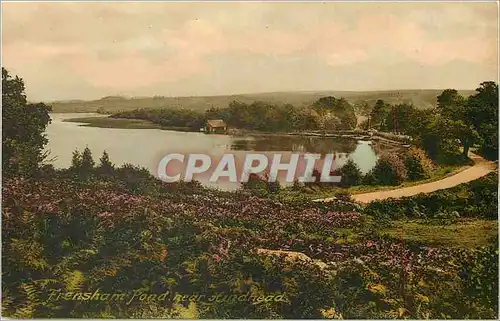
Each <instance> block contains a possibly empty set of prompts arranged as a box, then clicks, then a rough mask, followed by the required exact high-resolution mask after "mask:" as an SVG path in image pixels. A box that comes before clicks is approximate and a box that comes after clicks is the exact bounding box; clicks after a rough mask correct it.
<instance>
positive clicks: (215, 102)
mask: <svg viewBox="0 0 500 321" xmlns="http://www.w3.org/2000/svg"><path fill="white" fill-rule="evenodd" d="M442 91H443V90H437V89H423V90H391V91H303V92H302V91H298V92H271V93H257V94H241V95H224V96H193V97H162V96H155V97H140V98H128V97H121V96H108V97H103V98H102V99H99V100H92V101H80V100H72V101H57V102H52V103H50V105H51V106H52V110H53V112H56V113H65V112H66V113H82V112H96V111H98V110H100V111H104V112H110V113H114V112H117V111H125V110H132V109H136V108H186V109H193V110H199V111H205V110H206V109H208V108H210V107H226V106H227V105H228V104H229V102H231V101H232V100H238V101H241V102H244V103H252V102H254V101H267V102H271V103H277V104H292V105H296V106H301V105H309V104H311V103H312V102H314V101H315V100H317V99H319V98H321V97H325V96H335V97H336V98H340V97H344V98H346V99H347V100H348V101H349V102H350V103H351V104H353V105H355V106H359V105H361V104H363V103H364V102H366V103H368V104H369V105H370V106H371V105H373V104H375V101H376V100H377V99H382V100H384V101H386V102H388V103H391V104H395V103H403V102H404V103H413V104H414V105H415V106H416V107H417V108H421V109H426V108H431V107H432V106H435V105H436V97H437V96H438V95H439V94H440V93H441V92H442ZM459 92H460V93H461V94H462V95H464V96H469V95H471V94H473V93H474V91H473V90H461V91H459Z"/></svg>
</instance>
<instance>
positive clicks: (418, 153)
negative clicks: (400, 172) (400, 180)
mask: <svg viewBox="0 0 500 321" xmlns="http://www.w3.org/2000/svg"><path fill="white" fill-rule="evenodd" d="M404 162H405V167H406V171H407V173H408V179H409V180H420V179H425V178H429V177H430V172H431V170H432V168H433V164H432V161H431V160H430V159H429V158H428V157H427V155H426V154H425V152H424V151H423V150H422V149H420V148H417V147H412V148H410V149H409V150H408V152H407V153H406V155H405V158H404Z"/></svg>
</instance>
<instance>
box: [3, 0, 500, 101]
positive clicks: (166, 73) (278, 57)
mask: <svg viewBox="0 0 500 321" xmlns="http://www.w3.org/2000/svg"><path fill="white" fill-rule="evenodd" d="M493 5H496V4H494V3H492V4H484V3H479V4H475V3H457V4H452V3H446V4H445V3H440V4H436V3H405V4H403V3H377V4H368V3H366V4H362V5H361V4H355V3H353V4H348V3H287V4H282V3H5V4H3V16H2V19H3V51H2V56H3V63H4V65H5V66H7V67H8V68H10V69H12V70H13V71H15V72H18V73H20V74H21V76H23V77H24V78H25V79H27V80H30V84H31V85H32V86H41V84H39V82H40V81H42V80H41V77H40V75H38V74H37V72H39V70H44V71H46V74H45V77H47V78H49V77H51V72H50V69H48V66H52V67H53V68H55V69H58V70H64V74H65V75H66V76H67V77H69V78H71V77H74V78H75V80H71V81H69V83H72V84H74V85H75V86H76V84H82V83H85V84H87V85H88V86H90V87H93V88H95V91H94V92H95V93H96V94H98V93H99V94H100V93H102V92H103V91H104V92H106V91H113V92H117V91H120V92H138V90H139V92H149V91H150V89H151V88H158V86H157V85H158V84H163V86H164V87H163V88H165V89H167V88H179V86H177V85H176V84H180V83H185V85H186V86H188V87H186V88H182V89H181V88H179V89H178V91H179V92H190V93H192V94H197V93H199V92H200V89H199V88H197V87H196V86H191V85H189V84H188V83H189V82H185V81H184V80H188V79H192V78H193V77H202V78H205V77H207V78H210V77H212V78H213V77H222V78H224V79H234V78H237V77H238V75H239V74H240V70H239V69H245V68H246V67H247V66H245V64H248V65H251V62H250V61H248V62H246V61H244V60H243V61H242V60H240V59H239V58H238V57H250V58H248V59H253V60H254V61H255V59H257V58H256V57H260V58H258V59H260V61H264V60H265V61H266V63H265V64H266V66H267V68H266V69H265V70H261V71H260V72H261V73H263V77H264V78H266V79H282V78H283V77H281V76H279V75H278V76H277V75H274V74H271V73H280V74H281V75H287V76H286V77H292V78H293V77H294V76H293V74H294V73H295V74H296V76H295V77H304V75H307V77H310V79H306V83H307V82H308V81H309V82H311V83H315V81H316V79H314V78H321V77H326V78H324V79H325V80H326V79H328V77H327V76H325V75H323V73H318V74H317V75H314V74H313V73H310V72H306V73H304V70H305V68H304V67H302V68H301V67H300V66H298V65H297V64H290V62H291V61H295V62H297V61H302V62H304V61H309V60H310V59H316V60H317V61H318V63H319V64H320V65H322V66H326V67H325V68H327V69H330V68H331V69H336V70H342V72H343V74H342V75H341V78H350V79H352V81H350V82H349V83H352V84H353V88H351V89H352V90H357V89H358V90H366V89H370V88H369V87H366V88H365V87H361V85H356V83H359V84H361V83H363V81H362V78H363V77H366V76H365V74H371V73H372V71H375V70H378V68H379V67H378V66H381V65H383V66H386V68H391V64H393V65H394V64H397V63H399V62H405V64H403V65H401V67H402V69H399V70H398V72H399V74H400V76H399V77H400V78H404V77H407V75H410V74H412V70H411V68H410V67H409V66H413V65H415V66H420V68H424V67H425V68H424V69H426V70H427V69H429V68H435V69H436V70H438V71H439V70H443V71H444V70H447V69H446V68H448V67H446V66H449V65H450V64H451V65H456V64H458V63H459V62H463V63H465V64H467V65H468V66H469V67H470V66H474V68H476V70H477V71H478V72H482V73H484V76H483V78H485V79H487V78H490V79H491V77H495V79H496V70H497V68H498V67H497V66H498V58H497V55H498V51H497V44H498V33H497V31H496V27H497V23H498V16H497V14H496V11H495V13H494V14H492V9H493ZM495 9H496V8H495ZM217 57H218V58H217ZM231 57H234V58H235V59H233V60H238V61H239V63H240V65H238V66H236V65H234V64H233V63H230V62H229V61H230V60H231ZM223 58H224V59H225V60H227V62H226V63H224V61H223V60H222V59H223ZM394 59H398V60H397V61H395V60H394ZM283 65H290V66H293V68H294V69H293V70H290V71H285V70H283V69H282V67H279V66H283ZM360 66H363V68H366V70H363V71H358V70H359V67H360ZM341 67H342V68H341ZM344 67H345V68H344ZM403 67H404V68H403ZM349 68H351V70H353V71H354V70H357V71H358V72H357V73H354V72H352V73H349V71H348V70H349ZM405 68H406V69H405ZM471 68H472V67H470V68H468V69H467V70H469V71H470V72H472V69H473V68H472V69H471ZM377 72H378V71H377ZM473 73H474V74H475V72H473ZM464 76H465V77H467V75H464ZM76 79H77V80H78V81H76ZM224 79H223V80H224ZM440 79H441V81H442V84H441V86H440V87H453V86H454V84H453V81H455V82H456V80H451V79H450V80H451V83H445V79H446V77H440ZM213 80H214V81H216V79H213ZM61 81H63V80H61ZM217 81H218V80H217ZM221 82H222V83H227V82H226V81H221ZM51 83H55V84H57V81H56V82H54V81H51ZM296 83H297V86H296V88H295V90H300V89H301V88H300V84H299V83H302V82H296ZM427 85H428V82H424V81H422V82H421V83H420V87H426V86H427ZM266 86H267V87H266V88H267V90H266V89H265V88H263V89H264V90H266V91H274V90H280V88H283V81H282V80H280V81H277V82H276V83H274V84H272V83H267V85H266ZM364 86H366V85H364ZM471 86H473V85H472V84H471ZM63 87H64V88H67V85H64V86H63ZM253 87H255V86H253ZM253 87H252V86H249V87H248V89H247V90H245V89H244V88H243V89H241V90H243V91H249V90H252V89H251V88H253ZM233 89H234V88H233V87H232V86H231V83H227V88H226V90H227V92H233V91H234V90H233ZM331 89H337V88H331ZM141 90H142V91H141ZM58 91H59V90H58V89H57V88H54V92H58ZM73 91H75V90H71V92H73ZM91 91H92V90H90V89H89V90H87V91H86V92H91ZM159 94H161V93H159ZM75 98H77V97H75Z"/></svg>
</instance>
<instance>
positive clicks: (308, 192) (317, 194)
mask: <svg viewBox="0 0 500 321" xmlns="http://www.w3.org/2000/svg"><path fill="white" fill-rule="evenodd" d="M468 167H469V166H463V165H457V166H454V165H448V166H437V167H436V168H434V169H433V170H432V172H431V175H430V177H429V178H428V179H425V180H418V181H406V182H403V183H401V185H398V186H391V185H389V186H388V185H358V186H352V187H349V188H343V187H328V186H315V185H312V186H302V187H301V188H300V189H298V190H297V189H294V188H293V187H286V188H283V189H281V190H280V192H279V193H280V196H279V197H280V198H293V197H297V196H300V195H305V196H306V197H307V198H310V199H319V198H328V197H332V196H334V195H335V194H336V193H345V192H348V193H349V194H352V195H353V194H363V193H371V192H378V191H387V190H393V189H398V188H404V187H410V186H415V185H420V184H425V183H430V182H434V181H438V180H440V179H443V178H445V177H448V176H451V175H455V174H456V173H458V172H460V171H463V170H465V169H467V168H468Z"/></svg>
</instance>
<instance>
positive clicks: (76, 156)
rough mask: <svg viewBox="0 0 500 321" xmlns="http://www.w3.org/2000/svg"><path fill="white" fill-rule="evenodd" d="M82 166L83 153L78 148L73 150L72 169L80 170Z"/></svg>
mask: <svg viewBox="0 0 500 321" xmlns="http://www.w3.org/2000/svg"><path fill="white" fill-rule="evenodd" d="M81 167H82V154H81V153H80V152H79V151H78V149H76V150H74V151H73V157H72V158H71V167H70V169H73V170H79V169H80V168H81Z"/></svg>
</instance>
